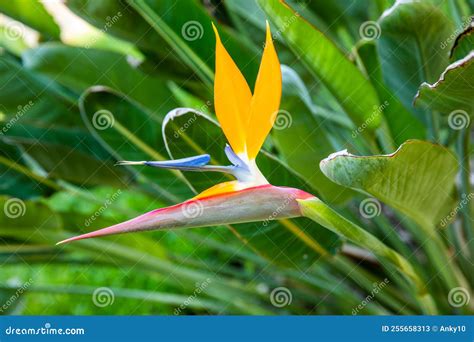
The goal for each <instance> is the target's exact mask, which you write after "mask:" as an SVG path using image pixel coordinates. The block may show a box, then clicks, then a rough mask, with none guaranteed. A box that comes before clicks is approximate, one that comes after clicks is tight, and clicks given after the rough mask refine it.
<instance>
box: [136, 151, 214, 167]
mask: <svg viewBox="0 0 474 342" xmlns="http://www.w3.org/2000/svg"><path fill="white" fill-rule="evenodd" d="M210 161H211V156H209V155H208V154H201V155H200V156H195V157H189V158H181V159H173V160H165V161H147V162H145V163H144V164H145V165H148V166H155V167H162V168H172V169H181V168H189V167H199V166H204V165H207V164H209V162H210Z"/></svg>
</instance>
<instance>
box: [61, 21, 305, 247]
mask: <svg viewBox="0 0 474 342" xmlns="http://www.w3.org/2000/svg"><path fill="white" fill-rule="evenodd" d="M212 27H213V29H214V32H215V35H216V63H215V68H216V70H215V80H214V106H215V110H216V115H217V119H218V120H219V123H220V124H221V127H222V130H223V132H224V135H225V136H226V138H227V140H228V142H229V145H227V146H225V153H226V156H227V158H228V159H229V161H230V163H231V164H232V165H228V166H214V165H208V164H209V162H210V160H211V158H210V156H209V155H208V154H203V155H199V156H194V157H190V158H183V159H175V160H169V161H121V162H119V163H118V164H119V165H147V166H152V167H158V168H165V169H175V170H182V171H201V172H202V171H212V172H224V173H228V174H231V175H232V176H234V177H235V180H234V181H228V182H224V183H220V184H217V185H214V186H213V187H211V188H209V189H207V190H204V191H203V192H201V193H200V194H198V195H197V196H195V197H194V198H192V199H190V200H188V201H185V202H183V203H180V204H177V205H174V206H170V207H166V208H161V209H156V210H153V211H151V212H148V213H146V214H143V215H141V216H138V217H136V218H134V219H131V220H129V221H126V222H123V223H119V224H116V225H114V226H111V227H108V228H103V229H100V230H97V231H94V232H91V233H87V234H83V235H79V236H75V237H72V238H69V239H66V240H64V241H61V242H59V243H60V244H61V243H67V242H72V241H75V240H81V239H87V238H94V237H99V236H105V235H112V234H119V233H127V232H136V231H145V230H155V229H169V228H191V227H203V226H212V225H220V224H234V223H243V222H255V221H264V220H269V219H281V218H292V217H298V216H301V215H302V213H301V208H300V206H299V204H298V202H297V200H300V199H308V198H311V197H314V196H313V195H311V194H309V193H306V192H304V191H302V190H299V189H294V188H288V187H277V186H273V185H271V184H269V183H268V181H267V180H266V178H265V176H264V175H263V174H262V173H261V172H260V170H259V168H258V166H257V164H256V162H255V159H256V157H257V155H258V153H259V151H260V149H261V147H262V145H263V143H264V141H265V139H266V137H267V135H268V134H269V132H270V130H271V128H272V126H273V123H274V121H275V118H276V113H277V112H278V109H279V106H280V98H281V91H282V79H281V69H280V62H279V60H278V56H277V53H276V51H275V47H274V45H273V41H272V35H271V31H270V26H269V24H268V22H267V25H266V42H265V48H264V50H263V55H262V60H261V63H260V68H259V71H258V75H257V79H256V82H255V88H254V92H253V94H252V92H251V91H250V88H249V86H248V84H247V82H246V80H245V78H244V76H243V75H242V73H241V72H240V70H239V69H238V67H237V65H236V64H235V62H234V61H233V60H232V57H231V56H230V55H229V53H228V52H227V50H226V49H225V47H224V45H223V43H222V41H221V39H220V37H219V33H218V31H217V28H216V27H215V26H214V24H213V25H212ZM193 205H194V206H196V207H197V208H199V215H189V214H187V211H188V210H187V208H189V207H190V206H193Z"/></svg>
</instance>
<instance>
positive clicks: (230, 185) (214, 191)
mask: <svg viewBox="0 0 474 342" xmlns="http://www.w3.org/2000/svg"><path fill="white" fill-rule="evenodd" d="M237 190H239V189H238V182H237V181H230V182H224V183H219V184H216V185H214V186H212V187H210V188H209V189H206V190H204V191H203V192H201V193H200V194H198V195H197V196H195V197H194V199H199V198H204V197H209V196H214V195H220V194H225V193H228V192H234V191H237Z"/></svg>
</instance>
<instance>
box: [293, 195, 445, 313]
mask: <svg viewBox="0 0 474 342" xmlns="http://www.w3.org/2000/svg"><path fill="white" fill-rule="evenodd" d="M298 202H299V204H300V207H301V211H302V214H303V216H306V217H308V218H310V219H311V220H313V221H315V222H317V223H319V224H320V225H322V226H324V227H326V228H327V229H329V230H331V231H333V232H335V233H336V234H339V235H341V236H343V237H345V238H346V239H348V240H350V241H352V242H354V243H355V244H358V245H359V246H361V247H363V248H367V249H368V250H370V251H371V252H372V253H374V254H375V255H376V256H377V257H379V258H381V259H385V260H386V261H388V262H390V263H391V264H392V265H394V266H395V267H396V268H397V269H398V270H399V271H400V272H401V273H402V274H403V275H405V276H406V277H407V278H408V279H409V280H410V281H411V283H412V284H413V286H414V289H415V291H414V296H415V297H416V298H417V300H418V303H419V305H420V307H421V309H422V310H423V312H424V313H425V314H436V313H437V309H436V306H435V304H434V301H433V298H432V297H431V295H430V294H429V293H428V292H427V289H426V286H425V284H424V282H423V281H422V280H421V279H420V277H419V276H418V274H417V273H416V272H415V270H414V269H413V267H412V265H411V264H410V263H409V262H408V261H407V260H406V259H405V258H404V257H402V256H401V255H400V254H398V253H397V252H396V251H394V250H393V249H391V248H389V247H388V246H386V245H385V244H384V243H383V242H382V241H380V240H379V239H378V238H376V237H375V236H373V235H372V234H370V233H369V232H367V231H366V230H364V229H362V228H361V227H359V226H358V225H356V224H354V223H352V222H351V221H349V220H347V219H346V218H344V217H343V216H341V215H339V214H338V213H337V212H336V211H334V210H333V209H331V208H330V207H329V206H328V205H326V204H325V203H324V202H322V201H321V200H319V199H318V198H316V197H313V198H309V199H307V200H298Z"/></svg>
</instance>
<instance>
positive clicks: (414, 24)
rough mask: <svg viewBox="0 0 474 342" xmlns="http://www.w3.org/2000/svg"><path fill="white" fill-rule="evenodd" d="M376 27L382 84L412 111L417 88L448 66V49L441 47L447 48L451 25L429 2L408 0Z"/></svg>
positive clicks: (401, 2)
mask: <svg viewBox="0 0 474 342" xmlns="http://www.w3.org/2000/svg"><path fill="white" fill-rule="evenodd" d="M379 23H380V28H381V35H380V38H379V40H378V45H377V48H378V53H379V55H380V62H381V66H382V72H383V76H384V80H385V82H386V84H387V85H388V86H389V87H390V89H391V90H392V92H393V93H394V94H395V95H396V96H398V98H399V99H400V100H401V101H402V103H403V104H404V105H405V107H406V108H411V106H412V102H413V97H414V96H415V94H416V92H417V90H418V87H419V85H420V84H421V83H422V82H430V83H432V82H435V81H436V80H437V79H438V77H439V75H440V74H441V72H442V71H443V70H444V68H446V66H447V65H448V63H449V56H448V53H449V47H450V46H446V47H444V48H443V44H448V45H449V42H450V41H451V39H450V36H451V35H452V32H453V31H454V30H453V24H452V22H451V21H450V20H449V19H448V18H447V17H446V15H445V14H444V13H443V12H442V11H441V10H440V9H439V8H437V7H436V6H434V5H433V4H431V3H430V2H421V1H411V0H410V1H397V2H396V3H395V5H393V7H391V8H390V9H389V10H387V11H386V12H385V13H384V14H383V16H382V17H381V19H380V21H379ZM419 114H420V115H422V114H421V113H419ZM420 118H421V117H420Z"/></svg>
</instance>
